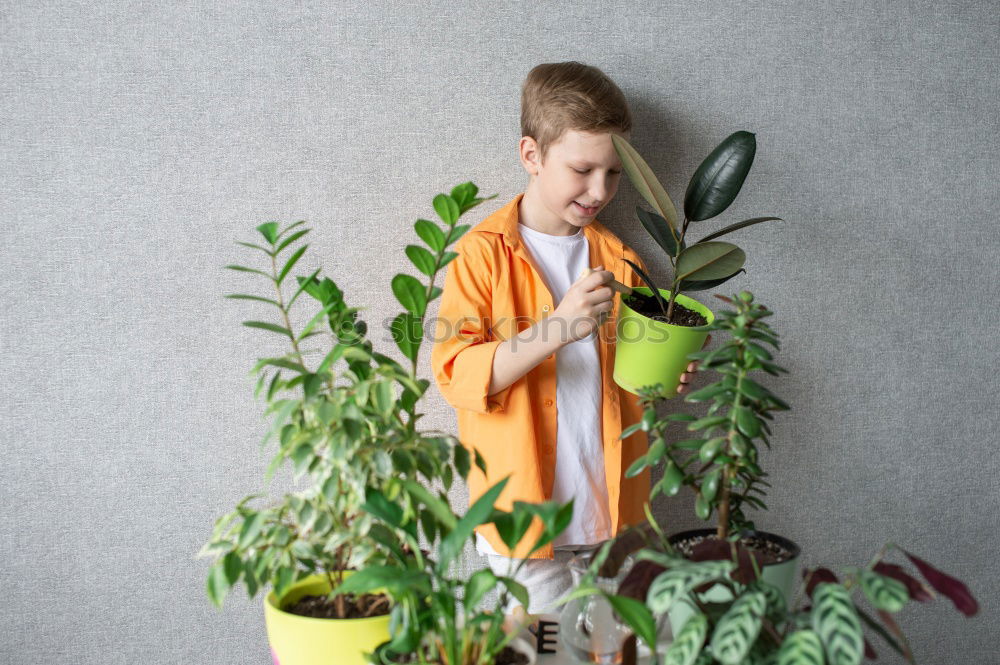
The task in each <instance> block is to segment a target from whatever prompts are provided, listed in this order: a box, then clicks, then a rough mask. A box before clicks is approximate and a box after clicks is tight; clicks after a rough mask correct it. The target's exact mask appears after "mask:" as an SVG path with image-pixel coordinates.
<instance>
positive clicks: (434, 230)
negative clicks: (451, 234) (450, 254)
mask: <svg viewBox="0 0 1000 665" xmlns="http://www.w3.org/2000/svg"><path fill="white" fill-rule="evenodd" d="M413 228H415V229H416V230H417V235H418V236H420V239H421V240H423V241H424V242H425V243H427V246H428V247H430V248H431V249H433V250H434V251H435V252H440V251H441V250H442V249H444V248H445V240H444V232H443V231H442V230H441V227H439V226H438V225H437V224H435V223H434V222H432V221H429V220H426V219H418V220H417V221H416V222H415V223H414V224H413Z"/></svg>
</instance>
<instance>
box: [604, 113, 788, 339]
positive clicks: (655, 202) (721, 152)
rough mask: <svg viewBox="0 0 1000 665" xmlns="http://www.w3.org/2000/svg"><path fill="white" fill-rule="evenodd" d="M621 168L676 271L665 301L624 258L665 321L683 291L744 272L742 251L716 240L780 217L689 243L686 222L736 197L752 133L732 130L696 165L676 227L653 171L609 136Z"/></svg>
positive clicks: (750, 154)
mask: <svg viewBox="0 0 1000 665" xmlns="http://www.w3.org/2000/svg"><path fill="white" fill-rule="evenodd" d="M611 138H612V142H613V144H614V147H615V151H616V152H617V153H618V157H619V159H621V162H622V168H623V169H624V171H625V174H626V175H627V176H628V178H629V180H630V181H631V182H632V185H633V186H634V187H635V188H636V189H637V190H638V191H639V194H640V195H641V196H642V197H643V198H644V199H646V201H647V202H648V203H649V205H651V206H652V207H653V211H654V212H649V211H646V210H643V209H642V208H640V207H638V206H637V207H636V214H637V216H638V217H639V221H640V222H641V223H642V226H643V228H645V229H646V231H647V232H648V233H649V235H650V236H652V238H653V240H654V241H656V244H657V245H659V246H660V247H661V248H662V249H663V251H664V252H665V253H666V255H667V257H668V258H669V260H670V265H671V268H672V269H673V272H674V277H673V282H672V284H671V288H670V299H669V301H664V299H663V296H662V295H661V294H660V290H659V289H658V288H657V286H656V284H655V283H654V282H653V280H652V278H651V277H650V276H649V275H648V274H647V273H646V272H645V271H644V270H642V269H641V268H640V267H639V266H637V265H635V264H634V263H633V262H631V261H629V260H628V259H626V260H625V261H626V263H628V264H629V265H630V266H631V267H632V270H634V271H635V273H636V274H637V275H639V277H640V278H641V279H642V281H643V282H645V283H646V285H647V286H648V287H649V288H650V290H651V291H652V293H653V296H654V297H655V298H656V301H657V303H658V304H659V306H660V308H661V310H662V311H663V315H664V316H665V317H666V321H667V322H668V323H669V322H671V317H672V316H673V312H674V302H675V300H676V299H677V295H678V294H679V293H681V292H682V291H704V290H706V289H711V288H714V287H716V286H719V285H721V284H724V283H725V282H727V281H728V280H730V279H732V278H733V277H735V276H736V275H738V274H739V273H741V272H744V270H743V264H744V263H745V262H746V254H745V253H744V252H743V250H742V249H740V248H739V247H737V246H736V245H733V244H732V243H728V242H719V241H717V240H715V239H716V238H718V237H720V236H723V235H726V234H728V233H732V232H733V231H737V230H739V229H742V228H745V227H747V226H752V225H754V224H760V223H761V222H767V221H772V220H780V218H779V217H754V218H753V219H746V220H743V221H742V222H737V223H735V224H731V225H729V226H727V227H725V228H723V229H720V230H718V231H716V232H714V233H710V234H708V235H706V236H705V237H703V238H702V239H701V240H699V241H697V242H696V243H694V244H692V245H690V246H689V245H688V244H687V240H688V239H687V232H688V225H689V224H690V223H691V222H701V221H704V220H706V219H711V218H713V217H715V216H717V215H719V214H720V213H722V212H723V211H724V210H725V209H726V208H728V207H729V205H730V204H731V203H732V202H733V201H734V200H735V199H736V195H737V194H739V191H740V188H742V187H743V182H744V180H746V176H747V173H749V171H750V167H751V165H752V164H753V159H754V155H755V154H756V151H757V142H756V139H755V137H754V134H752V133H750V132H746V131H738V132H734V133H733V134H731V135H730V136H728V137H727V138H726V139H725V140H723V141H722V143H720V144H719V145H718V146H717V147H716V148H715V149H714V150H713V151H712V152H711V153H710V154H709V155H708V157H706V158H705V160H704V161H703V162H702V163H701V165H700V166H699V167H698V170H697V171H695V173H694V175H693V176H692V177H691V180H690V182H689V183H688V187H687V191H686V192H685V193H684V221H683V224H682V225H681V226H680V228H678V219H677V209H676V208H675V207H674V204H673V202H672V201H671V200H670V197H669V196H668V195H667V192H666V190H665V189H664V188H663V185H661V184H660V182H659V181H658V180H657V179H656V176H655V175H654V174H653V171H652V169H651V168H650V167H649V165H648V164H647V163H646V161H645V160H644V159H643V158H642V157H641V156H640V155H639V153H638V152H637V151H636V150H635V148H634V147H632V145H631V144H630V143H629V142H628V141H626V140H625V139H623V138H622V137H620V136H617V135H612V137H611Z"/></svg>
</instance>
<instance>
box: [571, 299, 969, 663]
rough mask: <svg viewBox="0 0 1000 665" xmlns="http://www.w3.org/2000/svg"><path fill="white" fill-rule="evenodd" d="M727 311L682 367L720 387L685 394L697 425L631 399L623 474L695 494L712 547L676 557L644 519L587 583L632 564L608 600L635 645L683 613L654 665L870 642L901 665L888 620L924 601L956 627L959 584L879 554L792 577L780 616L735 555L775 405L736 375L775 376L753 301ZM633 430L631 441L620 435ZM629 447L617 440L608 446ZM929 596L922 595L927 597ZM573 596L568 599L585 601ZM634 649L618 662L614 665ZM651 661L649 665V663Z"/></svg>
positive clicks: (760, 312)
mask: <svg viewBox="0 0 1000 665" xmlns="http://www.w3.org/2000/svg"><path fill="white" fill-rule="evenodd" d="M722 299H723V300H725V301H726V302H728V303H729V304H731V305H733V306H734V308H735V309H734V310H727V311H722V312H720V313H719V315H718V316H717V317H716V321H715V322H714V323H713V324H712V326H711V327H712V329H713V330H720V329H721V330H725V331H726V332H727V333H728V338H727V339H726V340H725V343H724V344H723V345H722V346H720V347H719V348H717V349H715V350H712V351H707V352H706V351H702V352H698V353H695V354H691V355H690V356H689V357H690V358H691V359H692V360H694V359H699V360H701V363H702V364H701V368H702V369H706V370H709V371H714V372H716V373H718V374H721V377H722V378H721V379H720V380H719V381H717V382H715V383H713V384H711V385H708V386H706V387H704V388H701V389H699V390H697V391H695V392H692V393H690V394H688V395H687V396H686V397H685V399H686V400H688V401H690V402H704V401H712V406H711V407H710V408H709V410H708V414H707V415H706V416H705V417H702V418H695V417H694V416H690V415H686V414H671V415H668V416H666V417H664V418H659V417H658V416H657V415H656V410H655V408H654V405H655V401H656V399H657V394H656V388H648V389H645V390H644V391H642V395H641V397H642V400H643V402H644V404H645V406H646V410H645V412H644V416H643V420H642V421H641V422H640V423H638V424H637V425H636V426H635V427H638V428H642V429H645V430H646V431H647V432H649V434H650V439H651V441H652V443H651V445H650V447H649V451H648V453H647V454H646V456H645V457H644V458H641V459H640V460H639V461H637V462H636V464H635V465H634V466H633V468H632V469H630V470H629V471H628V472H627V473H628V474H630V475H631V474H635V473H638V471H639V470H641V469H643V468H646V467H647V466H649V467H653V466H657V465H663V476H662V478H661V480H660V481H659V482H658V483H657V485H655V486H654V487H653V488H652V490H651V499H650V502H652V500H653V499H654V498H655V497H657V496H658V495H660V494H663V495H666V496H673V495H674V494H676V493H677V492H678V490H679V489H680V488H681V487H683V486H688V487H690V488H691V489H692V490H694V492H695V493H696V496H697V498H696V512H697V513H698V515H699V516H700V517H702V518H703V519H708V518H709V517H710V516H711V514H712V513H713V511H714V512H715V513H716V514H717V519H718V526H717V536H718V538H716V539H705V540H704V541H702V542H701V543H700V544H698V545H697V546H695V547H694V549H693V553H692V555H691V556H690V557H687V558H686V557H683V556H681V555H680V553H679V552H678V551H677V550H676V549H675V548H674V547H673V546H672V545H671V544H670V541H669V539H668V538H667V537H666V536H665V535H664V533H663V532H662V530H661V529H660V527H659V525H657V523H656V521H655V519H653V517H652V513H651V512H650V511H647V518H648V521H647V522H646V523H645V524H643V525H642V526H641V527H639V528H636V529H633V530H632V531H630V532H627V533H626V534H624V535H622V536H620V537H619V538H617V539H616V540H615V541H614V543H609V545H608V546H607V547H606V548H605V549H604V551H602V553H601V556H599V557H597V558H596V560H595V562H594V564H593V565H592V566H591V569H590V570H591V574H592V575H594V574H597V572H598V571H600V575H601V576H604V577H608V576H613V575H614V574H615V573H616V572H617V570H618V569H619V567H620V566H621V565H622V563H623V562H624V561H625V557H626V556H627V555H628V554H634V555H635V560H636V563H635V564H634V565H633V567H632V568H631V569H630V570H629V572H628V574H627V576H626V578H625V579H624V581H623V582H622V584H621V587H620V588H619V589H618V594H617V596H615V597H613V598H609V600H613V605H614V607H615V609H616V611H617V612H618V614H619V616H620V617H621V618H622V620H623V621H625V622H626V623H627V624H628V625H629V626H630V627H631V628H632V630H633V631H634V633H635V635H637V636H639V637H640V638H642V639H643V640H644V641H645V642H646V643H647V644H652V641H651V640H655V639H656V635H657V634H658V632H659V630H658V626H659V625H660V624H661V623H662V622H663V621H664V620H665V619H666V617H667V614H668V612H670V611H671V609H672V608H674V607H675V605H677V604H679V603H680V604H686V605H687V606H688V607H689V608H690V609H691V610H692V613H691V616H690V618H689V619H688V620H687V622H686V623H685V624H684V626H683V627H682V629H681V630H680V632H679V634H678V635H676V636H675V638H674V641H673V643H672V644H671V645H670V647H669V649H668V650H667V651H666V653H665V655H663V656H662V660H663V662H664V663H666V664H667V665H695V664H697V665H708V664H711V663H720V664H721V665H737V664H742V663H746V664H750V665H758V664H760V665H770V664H779V665H793V664H794V665H823V664H824V663H826V664H829V665H857V664H858V663H860V662H861V660H862V659H863V658H865V657H866V656H867V657H868V658H871V659H874V658H875V657H876V653H875V650H874V647H873V646H872V644H871V643H870V642H869V640H868V638H867V637H866V634H865V628H867V629H868V631H869V633H870V634H871V635H874V636H878V638H880V639H882V640H883V641H884V642H885V643H886V644H888V645H889V647H890V648H892V649H893V650H895V651H897V652H898V653H899V654H901V655H902V656H903V657H904V658H905V659H906V660H907V661H908V662H914V661H913V654H912V652H911V650H910V646H909V643H908V642H907V640H906V637H905V636H904V634H903V632H902V630H901V629H900V627H899V625H898V624H897V622H896V620H895V617H894V614H895V613H896V612H898V611H899V610H900V609H902V608H903V607H904V606H905V605H906V604H907V603H908V602H909V601H911V600H916V601H921V602H924V601H928V600H931V599H932V598H933V596H934V592H935V591H937V592H939V593H941V594H944V595H945V596H947V597H948V598H950V599H951V600H952V601H953V602H954V604H955V606H956V608H957V609H958V610H959V611H960V612H962V613H963V614H965V615H967V616H972V615H973V614H975V613H976V612H977V611H978V604H977V603H976V600H975V599H974V598H973V596H972V594H971V593H970V592H969V590H968V588H967V587H966V586H965V585H964V584H963V583H962V582H960V581H959V580H957V579H955V578H953V577H951V576H949V575H947V574H945V573H943V572H941V571H939V570H938V569H936V568H934V567H933V566H931V565H930V564H928V563H927V562H926V561H924V560H923V559H921V558H919V557H917V556H915V555H913V554H911V553H909V552H907V551H905V550H903V549H902V548H900V547H898V546H896V545H893V544H888V545H886V546H885V547H883V548H882V550H881V551H879V552H878V553H877V554H876V555H875V556H874V557H873V558H872V560H871V561H869V562H868V564H867V565H866V566H865V567H864V568H848V569H846V570H844V571H843V574H842V576H841V577H838V576H836V575H835V574H834V573H833V572H832V571H831V570H830V569H828V568H822V567H820V568H813V569H810V570H806V571H805V572H804V578H803V580H802V585H801V588H800V589H799V591H798V593H797V594H796V595H795V596H794V600H793V601H792V602H791V604H788V603H787V602H786V598H785V596H784V594H783V593H782V592H781V591H780V590H779V589H777V588H776V587H774V586H772V585H770V584H768V583H766V582H764V581H763V579H762V578H761V569H760V566H759V564H758V559H757V557H756V555H755V554H754V553H753V552H751V551H750V550H749V549H748V548H747V547H745V546H744V545H743V544H741V542H740V535H741V531H743V530H744V529H747V528H752V527H753V525H752V523H751V522H750V520H749V519H747V516H746V515H745V514H744V510H743V509H744V507H746V506H753V507H761V508H764V507H766V506H765V505H764V504H763V502H762V501H761V500H760V499H759V497H758V496H757V495H763V493H764V491H763V489H761V486H762V485H766V483H765V482H764V481H763V476H764V475H765V474H764V472H763V471H762V470H761V468H760V467H759V466H758V465H757V457H758V444H759V443H763V444H765V445H767V446H768V447H769V446H770V443H769V441H768V438H767V435H769V434H770V433H771V431H770V428H769V426H768V423H767V421H769V420H771V419H772V418H771V414H770V412H771V411H782V410H786V409H787V408H788V405H787V404H786V403H785V402H784V401H782V400H781V399H780V398H778V397H776V396H775V395H774V394H773V393H772V392H771V391H770V390H768V389H767V388H765V387H764V386H762V385H760V384H759V383H757V382H756V381H754V380H753V379H752V378H750V375H751V374H752V373H753V372H755V371H758V370H763V371H765V372H768V373H769V374H772V375H777V374H779V373H780V372H784V371H785V370H784V369H783V368H781V367H779V366H778V365H776V364H775V363H774V362H773V361H774V358H773V356H772V351H771V350H768V349H766V348H765V347H764V344H767V345H769V346H770V347H771V348H772V350H774V351H776V350H777V349H778V343H779V342H778V335H777V332H776V331H775V330H774V329H772V328H771V327H769V326H767V325H766V324H765V323H763V322H762V321H761V319H763V318H765V317H767V316H769V315H770V314H771V312H770V310H768V309H767V308H765V307H763V306H762V305H760V304H759V303H756V302H754V297H753V294H751V293H749V292H747V291H743V292H741V293H739V294H738V295H734V296H733V297H732V298H722ZM673 422H682V423H687V429H688V430H689V431H692V432H698V435H697V438H693V439H684V440H681V441H674V442H668V441H667V433H666V428H667V426H668V425H669V424H671V423H673ZM633 431H634V430H633ZM629 434H631V432H630V431H629V430H626V431H624V432H623V433H622V436H623V437H625V436H628V435H629ZM893 551H898V552H900V553H902V554H903V555H904V556H905V557H906V558H907V559H909V561H910V562H911V563H912V564H913V565H914V566H915V567H916V569H917V570H918V571H919V573H920V575H922V576H923V579H924V580H926V584H925V583H924V582H921V581H919V580H918V578H917V577H916V576H915V575H913V574H912V573H911V572H910V571H908V570H906V569H905V568H903V567H902V566H900V565H897V564H894V563H889V562H888V561H886V560H885V557H886V556H887V555H888V554H889V553H891V552H893ZM715 585H720V586H721V587H724V588H725V589H728V590H729V594H725V593H723V594H721V595H720V594H719V593H718V590H715V591H713V594H712V596H711V597H712V598H719V597H726V596H727V595H728V596H729V597H730V600H727V601H724V602H714V601H713V602H710V601H708V600H706V598H707V596H704V595H701V593H700V592H702V591H705V590H706V589H708V588H710V587H713V586H715ZM928 585H929V586H928ZM594 592H596V591H595V589H594V588H588V585H587V584H585V585H584V586H583V587H582V588H580V589H577V590H576V591H575V592H574V593H594ZM632 654H634V650H631V651H630V650H628V649H627V650H626V658H628V657H629V656H630V655H632ZM659 658H660V656H659V655H658V656H657V659H658V660H659Z"/></svg>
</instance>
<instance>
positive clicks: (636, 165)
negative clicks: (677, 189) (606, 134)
mask: <svg viewBox="0 0 1000 665" xmlns="http://www.w3.org/2000/svg"><path fill="white" fill-rule="evenodd" d="M611 143H612V144H613V145H614V148H615V152H617V153H618V158H619V159H620V160H621V162H622V169H623V170H624V171H625V175H627V176H628V179H629V180H630V181H631V182H632V186H633V187H635V189H636V191H638V192H639V194H640V195H642V198H644V199H646V202H647V203H649V205H651V206H653V210H654V211H656V212H657V213H658V214H659V215H660V217H662V218H663V219H664V220H666V222H667V223H668V224H669V225H670V227H671V228H672V229H674V232H675V233H676V230H677V208H675V207H674V202H673V201H671V200H670V197H669V196H667V191H666V190H665V189H663V185H661V184H660V181H659V180H657V179H656V176H655V175H653V169H651V168H649V165H648V164H646V161H645V160H644V159H643V158H642V157H640V156H639V153H638V152H636V149H635V148H633V147H632V145H631V144H630V143H629V142H628V141H626V140H625V139H623V138H622V137H620V136H618V135H617V134H612V135H611Z"/></svg>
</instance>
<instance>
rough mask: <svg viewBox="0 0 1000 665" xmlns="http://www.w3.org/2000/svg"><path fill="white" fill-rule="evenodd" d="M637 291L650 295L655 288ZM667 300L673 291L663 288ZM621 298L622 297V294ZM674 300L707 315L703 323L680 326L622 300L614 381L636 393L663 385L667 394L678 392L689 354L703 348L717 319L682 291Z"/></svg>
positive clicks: (663, 294) (617, 332) (661, 292)
mask: <svg viewBox="0 0 1000 665" xmlns="http://www.w3.org/2000/svg"><path fill="white" fill-rule="evenodd" d="M633 290H634V291H637V292H639V293H642V294H644V295H647V296H651V295H653V291H652V290H651V289H649V288H647V287H645V286H637V287H633ZM660 294H661V295H662V296H663V298H664V300H669V298H670V291H668V290H666V289H660ZM619 297H620V296H619ZM675 302H677V303H679V304H681V305H684V306H685V307H687V308H688V309H690V310H694V311H696V312H698V313H699V314H701V315H702V316H704V317H705V320H706V322H707V323H706V324H705V325H704V326H697V327H690V326H677V325H672V324H669V323H663V322H662V321H654V320H653V319H651V318H649V317H648V316H645V315H643V314H639V313H638V312H636V311H635V310H633V309H632V308H631V307H629V306H628V305H626V304H625V300H624V299H622V301H621V307H620V308H619V310H618V325H617V328H616V339H615V373H614V377H615V383H617V384H618V385H619V386H621V387H622V388H624V389H625V390H627V391H629V392H630V393H632V394H634V395H638V394H639V388H642V387H644V386H652V385H653V384H656V383H661V384H663V390H664V396H665V397H672V396H674V395H676V394H677V386H678V384H679V383H680V381H681V374H683V373H684V370H685V369H686V368H687V366H688V360H687V355H688V354H689V353H694V352H695V351H700V350H701V347H702V345H703V344H704V343H705V338H707V337H708V330H707V327H708V324H709V323H712V321H714V320H715V314H713V313H712V310H710V309H709V308H708V307H705V306H704V305H702V304H701V303H700V302H698V301H697V300H695V299H693V298H688V297H687V296H686V295H684V294H683V293H682V294H680V295H678V296H677V299H676V300H675Z"/></svg>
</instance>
